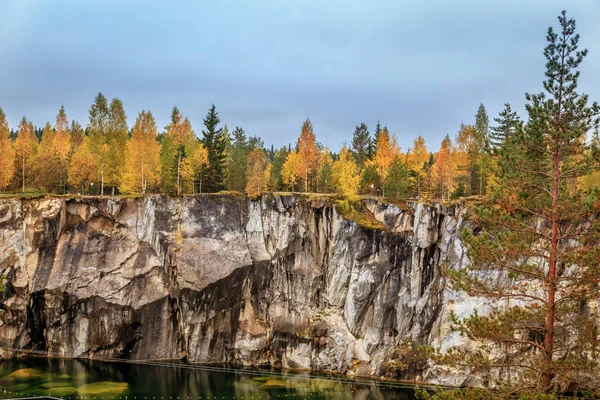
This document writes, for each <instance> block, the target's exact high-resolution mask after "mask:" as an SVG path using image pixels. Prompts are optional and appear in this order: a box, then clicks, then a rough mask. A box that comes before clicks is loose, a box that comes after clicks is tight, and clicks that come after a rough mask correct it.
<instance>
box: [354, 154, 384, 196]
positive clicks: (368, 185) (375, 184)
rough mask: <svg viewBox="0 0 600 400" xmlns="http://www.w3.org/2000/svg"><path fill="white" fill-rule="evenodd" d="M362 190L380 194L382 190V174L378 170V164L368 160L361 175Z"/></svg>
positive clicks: (371, 193)
mask: <svg viewBox="0 0 600 400" xmlns="http://www.w3.org/2000/svg"><path fill="white" fill-rule="evenodd" d="M359 186H360V190H361V192H362V193H368V194H370V195H373V196H374V195H378V194H379V193H380V190H381V186H382V182H381V176H379V173H378V172H377V166H376V165H375V164H374V163H373V162H368V163H366V164H365V167H364V168H363V170H362V174H361V177H360V185H359Z"/></svg>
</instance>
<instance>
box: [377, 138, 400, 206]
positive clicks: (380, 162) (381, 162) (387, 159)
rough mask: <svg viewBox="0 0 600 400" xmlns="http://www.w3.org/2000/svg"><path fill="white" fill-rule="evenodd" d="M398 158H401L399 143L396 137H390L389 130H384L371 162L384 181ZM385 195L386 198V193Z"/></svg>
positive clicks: (378, 139)
mask: <svg viewBox="0 0 600 400" xmlns="http://www.w3.org/2000/svg"><path fill="white" fill-rule="evenodd" d="M396 157H400V147H398V141H397V139H396V137H395V136H393V135H390V134H389V133H388V131H387V129H385V128H384V129H382V130H381V131H379V134H378V135H377V151H376V152H375V155H374V156H373V160H372V161H371V163H372V165H374V166H375V167H376V169H377V173H378V174H379V177H380V179H381V180H382V181H383V180H384V179H385V177H386V176H387V173H388V169H389V168H390V165H391V164H392V162H393V161H394V159H395V158H396ZM383 195H384V196H385V193H384V194H383Z"/></svg>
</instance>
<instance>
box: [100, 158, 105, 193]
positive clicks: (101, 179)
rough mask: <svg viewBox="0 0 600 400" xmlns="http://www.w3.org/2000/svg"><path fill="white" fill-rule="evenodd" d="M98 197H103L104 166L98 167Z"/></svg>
mask: <svg viewBox="0 0 600 400" xmlns="http://www.w3.org/2000/svg"><path fill="white" fill-rule="evenodd" d="M100 196H104V165H103V166H102V167H100Z"/></svg>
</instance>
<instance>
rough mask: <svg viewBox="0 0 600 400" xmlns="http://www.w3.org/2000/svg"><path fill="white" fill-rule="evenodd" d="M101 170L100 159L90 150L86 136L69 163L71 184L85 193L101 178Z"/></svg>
mask: <svg viewBox="0 0 600 400" xmlns="http://www.w3.org/2000/svg"><path fill="white" fill-rule="evenodd" d="M99 172H100V167H99V165H98V159H97V158H96V157H94V156H93V154H92V152H91V150H90V146H89V140H88V139H87V138H84V139H83V141H82V142H81V144H80V145H79V147H78V148H77V150H75V153H73V157H72V158H71V163H70V164H69V184H70V185H71V186H73V187H76V188H78V189H80V190H81V193H82V194H85V191H86V189H87V188H88V187H89V186H90V184H92V183H93V182H94V181H96V182H97V181H98V180H100V179H101V177H100V174H99Z"/></svg>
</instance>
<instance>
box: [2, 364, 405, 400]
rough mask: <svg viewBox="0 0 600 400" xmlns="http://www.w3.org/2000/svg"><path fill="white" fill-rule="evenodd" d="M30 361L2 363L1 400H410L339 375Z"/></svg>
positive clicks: (400, 392)
mask: <svg viewBox="0 0 600 400" xmlns="http://www.w3.org/2000/svg"><path fill="white" fill-rule="evenodd" d="M158 364H159V365H157V364H155V363H153V364H152V365H148V364H133V363H125V362H115V361H111V362H108V361H87V360H64V359H45V358H29V359H20V360H6V361H2V362H0V399H8V398H19V397H32V396H48V395H50V396H54V397H59V398H64V399H68V400H76V399H84V400H94V399H97V400H109V399H120V400H125V399H127V400H167V399H168V400H177V399H179V400H192V399H193V400H209V399H210V400H226V399H236V400H268V399H271V400H280V399H281V400H288V399H289V400H300V399H328V400H338V399H344V400H350V399H352V400H354V399H356V400H359V399H360V400H369V399H373V400H375V399H377V400H383V399H386V400H387V399H390V400H405V399H414V395H413V391H412V390H411V389H410V388H403V387H401V386H400V385H397V384H391V383H382V382H374V381H366V380H356V381H353V380H349V379H343V378H340V377H339V376H326V375H314V374H308V373H286V372H283V373H278V372H268V371H264V370H256V369H254V370H236V369H231V368H226V367H222V366H219V367H216V366H198V365H188V364H169V363H158Z"/></svg>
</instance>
